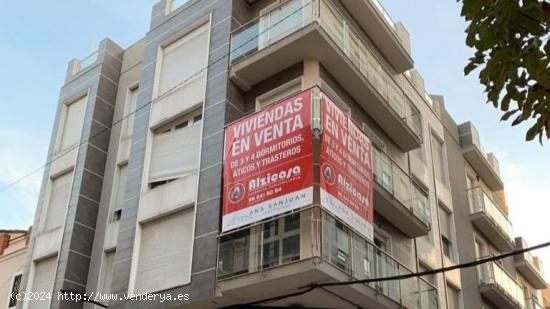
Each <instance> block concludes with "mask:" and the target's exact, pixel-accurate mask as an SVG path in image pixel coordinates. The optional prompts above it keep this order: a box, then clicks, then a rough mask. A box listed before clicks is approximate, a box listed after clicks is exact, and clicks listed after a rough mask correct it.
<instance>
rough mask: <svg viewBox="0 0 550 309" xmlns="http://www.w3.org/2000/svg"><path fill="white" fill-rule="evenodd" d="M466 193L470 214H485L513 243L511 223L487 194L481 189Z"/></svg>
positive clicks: (470, 190)
mask: <svg viewBox="0 0 550 309" xmlns="http://www.w3.org/2000/svg"><path fill="white" fill-rule="evenodd" d="M467 192H468V202H469V204H470V212H471V213H472V214H474V213H479V212H481V213H484V214H486V215H487V216H488V217H489V218H490V219H491V220H492V221H493V222H494V223H495V224H496V225H497V226H498V227H499V229H500V230H501V231H502V232H503V233H504V235H505V236H506V237H507V238H508V239H509V240H510V242H512V243H513V241H514V237H513V231H512V223H511V222H510V220H508V218H507V217H506V216H505V215H504V214H503V213H502V211H501V210H500V209H499V208H498V207H497V205H496V204H495V202H494V201H493V200H492V199H491V197H490V196H489V194H488V193H487V192H485V190H483V188H481V187H475V188H471V189H468V191H467Z"/></svg>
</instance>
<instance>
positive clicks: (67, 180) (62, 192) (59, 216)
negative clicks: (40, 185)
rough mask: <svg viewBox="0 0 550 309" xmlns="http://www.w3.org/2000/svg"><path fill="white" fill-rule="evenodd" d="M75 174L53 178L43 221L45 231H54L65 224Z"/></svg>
mask: <svg viewBox="0 0 550 309" xmlns="http://www.w3.org/2000/svg"><path fill="white" fill-rule="evenodd" d="M72 180H73V172H69V173H65V174H63V175H61V176H57V177H56V178H53V179H52V180H51V183H50V188H51V190H50V196H49V199H48V204H47V207H46V216H45V218H44V219H43V220H44V223H43V226H42V230H43V231H49V230H53V229H55V228H58V227H60V226H62V225H63V224H64V222H65V213H66V210H67V207H68V204H69V196H70V193H71V185H72Z"/></svg>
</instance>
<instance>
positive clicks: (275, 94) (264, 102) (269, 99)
mask: <svg viewBox="0 0 550 309" xmlns="http://www.w3.org/2000/svg"><path fill="white" fill-rule="evenodd" d="M300 91H302V78H297V79H295V80H292V81H290V82H287V83H285V84H283V85H281V86H279V87H277V88H275V89H273V90H270V91H268V92H266V93H264V94H262V95H261V96H259V97H257V98H256V111H260V110H263V109H264V108H266V107H268V106H269V105H271V104H274V103H278V102H280V101H281V100H283V99H285V98H288V97H291V96H293V95H295V94H297V93H299V92H300Z"/></svg>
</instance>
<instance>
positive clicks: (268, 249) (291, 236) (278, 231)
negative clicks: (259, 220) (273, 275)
mask: <svg viewBox="0 0 550 309" xmlns="http://www.w3.org/2000/svg"><path fill="white" fill-rule="evenodd" d="M262 236H263V252H262V255H261V259H262V262H261V263H259V265H261V267H263V268H267V267H272V266H277V265H281V264H285V263H288V262H292V261H296V260H299V259H300V213H295V214H292V215H289V216H286V217H284V218H281V219H277V220H273V221H270V222H267V223H265V224H264V225H263V231H262Z"/></svg>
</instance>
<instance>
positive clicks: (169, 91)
mask: <svg viewBox="0 0 550 309" xmlns="http://www.w3.org/2000/svg"><path fill="white" fill-rule="evenodd" d="M311 3H312V1H308V2H306V3H304V4H303V5H302V6H300V7H299V8H297V9H296V10H294V11H292V12H290V13H289V14H288V15H287V16H285V17H284V18H282V19H281V20H279V21H278V22H276V23H273V24H272V25H270V26H269V27H267V28H265V29H264V30H263V31H261V32H258V33H257V34H256V35H254V36H252V37H251V38H250V39H248V40H246V41H245V42H244V43H242V44H241V45H239V46H237V47H235V48H234V49H230V50H229V51H228V52H226V53H225V54H223V55H222V56H220V57H219V58H218V59H216V60H214V61H212V62H210V63H209V64H208V65H207V66H205V67H204V68H202V69H200V70H199V71H197V72H195V73H194V74H192V75H191V76H189V77H187V78H186V79H184V80H183V81H181V82H179V83H178V84H176V85H175V86H173V87H172V88H170V89H168V90H166V91H165V92H163V93H162V94H160V95H159V96H157V97H156V98H154V99H152V100H149V101H147V102H146V103H145V104H143V105H142V106H140V107H137V108H136V109H135V110H134V111H132V112H130V113H128V114H127V115H125V116H123V117H122V118H120V119H118V120H116V121H114V122H113V123H112V124H111V125H110V126H107V127H105V128H103V129H101V130H100V131H98V132H97V133H95V134H93V135H92V136H90V137H89V138H87V139H86V140H84V141H82V142H80V143H78V144H76V145H74V146H72V147H70V148H69V149H66V150H65V151H64V152H63V153H61V154H59V155H57V156H55V157H53V158H52V159H50V160H48V161H46V163H45V164H43V165H41V166H40V167H38V168H36V169H34V170H33V171H31V172H29V173H27V174H25V175H23V176H21V177H19V178H18V179H16V180H15V181H13V182H11V183H9V184H7V185H5V186H3V187H1V188H0V193H2V192H4V191H6V190H8V189H9V188H11V187H13V186H15V185H16V184H18V183H20V182H21V181H23V180H25V179H27V178H29V177H30V176H32V175H34V174H36V173H37V172H39V171H40V170H41V169H43V168H45V167H46V166H48V165H50V164H52V163H53V162H55V161H56V160H59V159H60V158H62V157H64V156H65V155H67V154H68V153H70V152H71V151H73V150H75V149H78V148H80V146H82V145H84V144H86V143H88V142H89V141H90V140H92V139H94V138H96V137H98V136H99V135H101V134H103V133H105V132H106V131H107V130H110V129H112V128H113V127H114V126H115V125H117V124H119V123H122V121H124V119H127V118H128V117H130V116H132V115H134V114H136V113H137V112H138V111H140V110H142V109H143V108H145V107H147V106H149V105H151V104H152V103H154V102H156V101H159V100H161V99H163V98H165V97H166V96H168V95H170V94H172V93H173V92H174V91H175V90H177V89H178V88H179V87H181V86H183V85H184V84H185V83H187V82H188V81H190V80H191V79H193V78H195V77H196V76H198V75H199V74H202V73H203V72H204V71H205V70H208V69H209V68H210V67H211V66H213V65H215V64H217V63H218V62H220V61H222V60H224V59H225V58H227V57H230V56H231V54H232V53H233V52H235V51H238V50H239V49H241V48H243V47H245V46H246V45H247V44H249V43H251V42H253V41H254V40H256V39H257V38H259V37H260V36H261V35H263V34H265V33H266V32H267V31H269V30H271V29H272V28H274V27H277V26H278V25H280V24H282V23H283V22H284V21H286V20H287V19H289V18H290V17H292V16H293V15H294V14H297V13H299V12H301V10H302V9H304V8H305V7H306V6H308V5H310V4H311ZM244 57H246V56H244Z"/></svg>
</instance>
